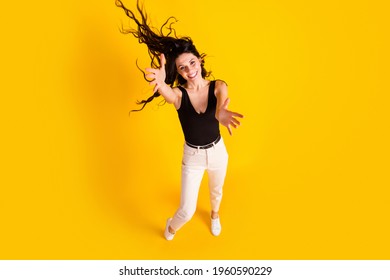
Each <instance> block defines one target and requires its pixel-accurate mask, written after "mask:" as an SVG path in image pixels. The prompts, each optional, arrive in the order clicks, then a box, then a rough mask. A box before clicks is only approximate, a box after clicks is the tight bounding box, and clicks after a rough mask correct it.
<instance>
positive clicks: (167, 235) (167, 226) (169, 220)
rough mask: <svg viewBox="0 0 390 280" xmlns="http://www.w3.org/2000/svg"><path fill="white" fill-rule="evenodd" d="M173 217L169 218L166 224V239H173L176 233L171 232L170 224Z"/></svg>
mask: <svg viewBox="0 0 390 280" xmlns="http://www.w3.org/2000/svg"><path fill="white" fill-rule="evenodd" d="M171 221H172V218H169V219H168V220H167V225H166V226H165V232H164V236H165V239H166V240H172V239H173V238H174V237H175V234H172V233H170V232H169V225H170V224H171Z"/></svg>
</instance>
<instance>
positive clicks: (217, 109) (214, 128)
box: [116, 0, 243, 240]
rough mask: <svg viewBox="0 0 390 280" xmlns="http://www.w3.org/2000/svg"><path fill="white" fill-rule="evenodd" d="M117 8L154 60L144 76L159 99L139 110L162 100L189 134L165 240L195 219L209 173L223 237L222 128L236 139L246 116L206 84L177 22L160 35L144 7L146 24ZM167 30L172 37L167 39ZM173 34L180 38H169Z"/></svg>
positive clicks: (217, 84)
mask: <svg viewBox="0 0 390 280" xmlns="http://www.w3.org/2000/svg"><path fill="white" fill-rule="evenodd" d="M116 5H117V6H118V7H120V8H122V9H123V10H124V11H125V13H126V15H127V16H128V17H129V18H131V19H132V20H133V21H134V22H135V23H136V24H137V29H130V30H122V32H123V33H131V34H133V35H134V36H135V37H136V38H138V40H139V42H140V43H144V44H146V45H147V46H148V50H149V55H150V57H151V60H152V62H151V68H147V69H146V73H145V72H144V76H145V79H146V80H147V81H148V82H149V83H150V85H151V86H154V94H153V95H152V96H151V97H150V98H149V99H147V100H143V101H141V102H139V104H143V106H142V108H141V109H140V110H142V109H143V108H144V107H145V105H146V104H147V103H149V102H151V101H152V100H153V99H154V98H155V97H158V96H160V95H161V96H162V97H163V98H164V99H165V101H166V102H167V103H169V104H173V106H174V107H175V108H176V110H177V113H178V116H179V120H180V123H181V127H182V130H183V133H184V138H185V143H184V149H183V160H182V172H181V174H182V178H181V198H180V206H179V208H178V210H177V211H176V213H175V214H174V215H173V217H172V218H169V219H168V220H167V223H166V227H165V232H164V236H165V238H166V239H167V240H172V239H173V237H174V236H175V233H176V231H178V230H179V229H180V228H181V227H182V226H183V225H184V224H185V223H187V222H188V221H189V220H190V219H191V218H192V216H193V214H194V213H195V210H196V204H197V199H198V192H199V187H200V183H201V180H202V177H203V174H204V172H205V171H207V173H208V177H209V189H210V201H211V232H212V234H213V235H215V236H218V235H219V234H220V233H221V223H220V219H219V207H220V204H221V199H222V187H223V184H224V180H225V176H226V169H227V163H228V154H227V152H226V148H225V145H224V142H223V139H222V138H221V134H220V131H219V124H222V125H223V126H225V127H226V128H227V129H228V131H229V133H230V135H231V134H232V129H231V127H234V128H237V127H238V126H239V125H240V122H239V120H238V119H237V118H242V117H243V115H241V114H239V113H236V112H232V111H230V110H228V105H229V98H228V91H227V85H226V83H225V82H223V81H221V80H214V81H210V80H207V79H206V78H207V77H209V75H210V73H209V72H207V71H206V69H205V68H204V57H205V54H199V52H198V51H197V49H196V47H195V45H194V44H193V42H192V40H191V38H189V37H182V38H178V37H177V36H176V34H175V30H174V29H173V28H172V22H171V23H170V24H169V22H170V20H171V19H174V18H173V17H171V18H169V19H168V20H167V21H166V22H165V24H164V25H163V26H162V27H161V29H160V32H158V31H154V30H152V29H151V28H150V27H149V26H148V23H147V15H146V14H145V13H144V11H143V10H142V8H141V7H140V5H139V2H137V10H138V12H139V14H140V16H141V20H138V19H137V18H136V16H135V14H134V13H133V12H132V11H131V10H129V9H127V8H126V7H125V6H124V5H123V3H122V1H120V0H116ZM164 28H165V29H166V30H167V31H168V34H167V35H164V32H163V29H164ZM172 33H174V34H175V36H170V35H171V34H172ZM156 61H157V62H156Z"/></svg>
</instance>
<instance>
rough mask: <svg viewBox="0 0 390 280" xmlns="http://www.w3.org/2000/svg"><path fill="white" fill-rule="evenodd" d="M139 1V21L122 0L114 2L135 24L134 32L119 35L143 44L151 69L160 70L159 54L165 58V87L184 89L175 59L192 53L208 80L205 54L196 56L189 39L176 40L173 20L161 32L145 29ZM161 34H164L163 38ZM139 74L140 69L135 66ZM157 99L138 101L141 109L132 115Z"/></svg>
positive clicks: (125, 31) (171, 18) (144, 13)
mask: <svg viewBox="0 0 390 280" xmlns="http://www.w3.org/2000/svg"><path fill="white" fill-rule="evenodd" d="M139 2H140V1H139V0H137V11H138V13H139V15H140V16H141V19H140V20H139V19H137V17H136V16H135V14H134V12H132V11H131V10H129V9H127V8H126V7H125V6H124V5H123V3H122V1H121V0H116V1H115V5H116V6H117V7H120V8H122V9H123V10H124V11H125V13H126V15H127V16H128V17H129V18H130V19H132V20H133V21H134V22H135V23H136V24H137V29H124V28H123V27H122V29H121V32H122V33H124V34H129V33H130V34H133V36H134V37H135V38H137V39H138V42H139V43H141V44H146V45H147V47H148V52H149V56H150V59H151V63H150V66H151V67H152V68H158V67H160V66H159V65H160V54H164V55H165V58H166V64H165V71H166V78H165V83H166V84H167V85H169V86H171V87H173V86H178V85H184V84H185V83H186V80H185V79H184V78H183V77H182V76H181V75H180V74H179V73H178V72H177V69H176V63H175V60H176V58H177V57H178V56H179V55H181V54H182V53H192V54H193V55H195V56H196V57H198V58H200V59H201V67H202V77H203V78H205V77H208V76H210V74H211V72H207V71H206V69H205V68H204V58H205V57H206V54H204V53H201V54H200V53H199V52H198V50H197V49H196V47H195V45H194V43H193V42H192V40H191V38H190V37H187V36H185V37H177V35H176V31H175V29H174V28H173V27H172V25H173V24H174V23H175V22H177V20H176V18H175V17H169V18H168V19H167V20H166V21H165V23H164V24H163V25H162V26H161V28H160V30H157V29H153V30H152V28H151V27H150V26H149V25H148V16H147V14H146V12H144V10H143V8H142V7H141V6H140V3H139ZM164 31H165V32H167V33H166V34H164ZM137 67H138V69H139V70H140V71H142V69H141V68H140V67H139V66H138V64H137ZM142 72H143V75H144V79H145V80H146V81H148V82H150V80H148V79H147V78H146V76H145V72H144V71H142ZM158 96H160V94H159V93H158V92H157V91H156V92H155V93H154V94H153V95H152V96H150V97H149V98H148V99H146V100H142V101H137V104H139V105H142V107H141V109H138V110H133V111H141V110H142V109H143V108H144V107H145V106H146V104H148V103H149V102H151V101H152V100H153V99H154V98H155V97H158Z"/></svg>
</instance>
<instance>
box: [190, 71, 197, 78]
mask: <svg viewBox="0 0 390 280" xmlns="http://www.w3.org/2000/svg"><path fill="white" fill-rule="evenodd" d="M197 74H198V71H196V72H195V73H193V74H191V75H188V78H190V79H193V78H195V77H196V75H197Z"/></svg>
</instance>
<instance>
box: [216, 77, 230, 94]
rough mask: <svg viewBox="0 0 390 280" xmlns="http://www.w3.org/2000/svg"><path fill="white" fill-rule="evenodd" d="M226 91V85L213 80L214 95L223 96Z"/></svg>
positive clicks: (220, 81) (221, 81)
mask: <svg viewBox="0 0 390 280" xmlns="http://www.w3.org/2000/svg"><path fill="white" fill-rule="evenodd" d="M227 91H228V85H227V83H226V82H225V81H223V80H215V95H218V94H221V93H222V94H224V93H227Z"/></svg>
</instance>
